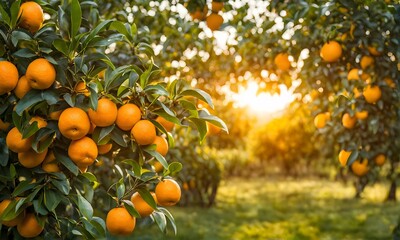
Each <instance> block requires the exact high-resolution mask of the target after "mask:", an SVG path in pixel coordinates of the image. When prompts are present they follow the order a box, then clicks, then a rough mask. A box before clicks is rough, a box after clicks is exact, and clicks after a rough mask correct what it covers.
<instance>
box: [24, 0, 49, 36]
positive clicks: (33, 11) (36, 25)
mask: <svg viewBox="0 0 400 240" xmlns="http://www.w3.org/2000/svg"><path fill="white" fill-rule="evenodd" d="M18 16H19V17H20V20H19V24H18V25H19V26H20V27H22V28H24V29H26V30H28V31H29V32H31V33H35V32H37V31H38V30H39V29H40V28H41V27H42V25H43V21H44V16H43V9H42V7H41V6H40V5H39V4H37V3H36V2H33V1H29V2H25V3H23V4H21V6H20V8H19V13H18Z"/></svg>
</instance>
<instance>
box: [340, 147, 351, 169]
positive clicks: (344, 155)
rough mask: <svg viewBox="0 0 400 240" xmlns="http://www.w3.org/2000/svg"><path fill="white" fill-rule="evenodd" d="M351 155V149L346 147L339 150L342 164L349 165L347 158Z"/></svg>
mask: <svg viewBox="0 0 400 240" xmlns="http://www.w3.org/2000/svg"><path fill="white" fill-rule="evenodd" d="M350 155H351V151H346V150H344V149H342V150H340V152H339V162H340V165H342V166H343V167H344V166H346V165H347V160H349V157H350Z"/></svg>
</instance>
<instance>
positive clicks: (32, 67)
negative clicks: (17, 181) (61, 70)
mask: <svg viewBox="0 0 400 240" xmlns="http://www.w3.org/2000/svg"><path fill="white" fill-rule="evenodd" d="M18 17H19V23H18V26H19V27H21V28H23V29H26V30H28V31H29V32H31V33H32V34H34V33H36V32H37V31H38V30H39V29H40V28H41V27H42V24H43V21H44V16H43V10H42V8H41V6H40V5H39V4H37V3H36V2H25V3H23V4H21V6H20V10H19V13H18ZM55 80H56V70H55V68H54V66H53V65H52V64H51V63H50V62H49V61H48V60H47V59H45V58H38V59H36V60H34V61H32V62H31V63H30V64H29V65H28V68H27V69H26V72H25V75H23V76H21V77H20V75H19V71H18V68H17V66H15V65H14V64H13V63H12V62H10V61H1V62H0V95H3V94H10V93H11V92H13V93H14V94H15V96H16V97H17V98H19V99H21V98H23V97H24V96H25V95H26V94H27V93H28V92H29V91H30V90H31V89H38V90H43V89H47V88H49V87H50V86H52V85H53V83H54V82H55ZM33 122H37V125H38V127H39V128H43V127H46V126H47V122H46V121H45V120H44V119H43V118H41V117H38V116H34V117H32V118H31V120H30V123H33ZM0 123H1V124H0V129H1V130H2V131H6V130H8V129H9V128H10V123H7V122H3V121H0ZM33 138H34V136H30V137H28V138H23V136H22V133H21V132H20V130H19V129H18V128H16V127H13V128H11V129H10V130H9V131H8V133H7V136H6V144H7V146H8V148H9V149H10V150H11V151H13V152H15V153H17V154H18V161H19V163H20V164H21V165H22V166H24V167H26V168H34V167H37V166H39V165H41V164H42V167H43V170H44V171H53V170H54V168H55V167H54V165H53V164H54V162H53V161H54V160H55V158H54V155H53V154H52V152H50V151H48V149H45V150H44V151H42V152H36V151H35V150H34V149H33V148H32V142H33ZM18 200H19V199H18V198H16V199H5V200H3V201H2V202H1V203H0V215H2V214H3V213H4V211H5V210H6V209H7V207H8V206H9V205H10V204H11V203H12V202H13V201H18ZM1 224H3V225H5V226H8V227H15V226H16V227H17V231H18V233H19V234H20V235H21V236H22V237H25V238H33V237H36V236H38V235H39V234H40V233H41V232H42V231H43V229H44V226H43V224H40V223H39V221H38V219H37V217H36V214H35V213H34V212H31V211H29V212H28V211H26V210H24V211H22V212H21V213H20V214H19V215H18V216H16V217H15V218H14V219H9V220H7V221H6V220H4V221H2V222H1Z"/></svg>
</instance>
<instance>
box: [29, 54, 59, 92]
mask: <svg viewBox="0 0 400 240" xmlns="http://www.w3.org/2000/svg"><path fill="white" fill-rule="evenodd" d="M25 76H26V78H27V79H28V82H29V85H30V86H31V88H33V89H46V88H49V87H50V86H51V85H53V83H54V81H55V80H56V69H55V68H54V66H53V64H51V63H50V62H49V61H48V60H47V59H45V58H38V59H36V60H33V61H32V62H31V63H30V64H29V65H28V68H27V69H26V74H25Z"/></svg>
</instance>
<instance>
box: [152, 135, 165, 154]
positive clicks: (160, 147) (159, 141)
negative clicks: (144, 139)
mask: <svg viewBox="0 0 400 240" xmlns="http://www.w3.org/2000/svg"><path fill="white" fill-rule="evenodd" d="M152 144H155V145H156V151H157V152H158V153H160V154H161V155H163V156H165V155H167V153H168V142H167V140H165V138H163V137H160V136H156V138H155V139H154V141H153V143H152Z"/></svg>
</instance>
